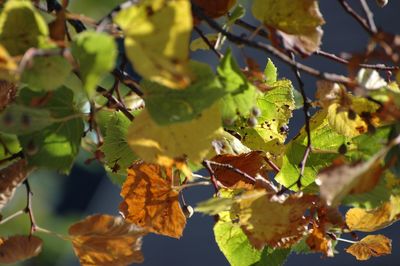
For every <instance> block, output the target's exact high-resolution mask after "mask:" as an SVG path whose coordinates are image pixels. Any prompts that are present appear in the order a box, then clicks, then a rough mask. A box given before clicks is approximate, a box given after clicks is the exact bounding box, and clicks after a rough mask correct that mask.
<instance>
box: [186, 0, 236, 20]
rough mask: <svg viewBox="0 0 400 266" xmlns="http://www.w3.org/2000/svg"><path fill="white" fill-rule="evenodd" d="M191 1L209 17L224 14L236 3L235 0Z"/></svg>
mask: <svg viewBox="0 0 400 266" xmlns="http://www.w3.org/2000/svg"><path fill="white" fill-rule="evenodd" d="M193 2H194V3H195V4H196V5H198V6H199V7H200V8H201V9H202V10H203V12H204V14H205V15H206V16H208V17H210V18H218V17H221V16H223V15H225V14H226V13H228V11H229V10H230V9H231V8H232V7H233V5H234V4H236V0H194V1H193ZM195 19H197V18H195Z"/></svg>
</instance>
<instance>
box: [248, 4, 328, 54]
mask: <svg viewBox="0 0 400 266" xmlns="http://www.w3.org/2000/svg"><path fill="white" fill-rule="evenodd" d="M252 11H253V15H254V16H255V17H256V18H257V19H258V20H260V21H261V22H263V23H264V24H265V25H266V26H268V27H272V28H275V29H277V30H279V31H282V32H284V34H285V35H287V37H286V36H284V39H289V40H287V42H294V43H295V45H293V46H294V48H297V49H301V50H302V52H303V53H305V54H311V53H313V52H315V51H316V50H317V49H318V48H319V46H320V44H321V37H322V30H321V27H320V26H321V25H322V24H324V22H325V21H324V19H323V18H322V15H321V13H320V11H319V7H318V1H317V0H299V1H291V0H255V1H254V2H253V7H252ZM285 37H286V38H285Z"/></svg>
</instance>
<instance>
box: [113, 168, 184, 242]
mask: <svg viewBox="0 0 400 266" xmlns="http://www.w3.org/2000/svg"><path fill="white" fill-rule="evenodd" d="M172 174H173V173H172V168H166V169H165V168H162V167H160V166H159V165H155V164H147V163H143V162H139V163H136V164H134V165H133V166H132V167H131V168H129V169H128V177H127V179H126V181H125V183H124V185H123V186H122V190H121V196H122V198H123V199H124V201H123V202H121V204H120V207H119V208H120V211H121V212H122V213H123V215H124V217H125V219H126V220H127V221H129V222H131V223H134V224H137V225H138V226H141V227H143V228H145V229H147V230H149V231H151V232H154V233H157V234H161V235H166V236H170V237H175V238H179V237H181V236H182V233H183V229H184V228H185V224H186V217H185V215H184V214H183V212H182V209H181V207H180V205H179V200H178V195H179V193H178V191H176V190H174V189H173V187H172ZM163 176H166V178H164V177H163Z"/></svg>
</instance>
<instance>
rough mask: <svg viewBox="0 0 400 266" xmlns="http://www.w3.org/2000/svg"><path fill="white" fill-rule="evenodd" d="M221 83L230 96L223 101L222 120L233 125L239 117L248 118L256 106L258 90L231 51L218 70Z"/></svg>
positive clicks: (227, 53)
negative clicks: (249, 80)
mask: <svg viewBox="0 0 400 266" xmlns="http://www.w3.org/2000/svg"><path fill="white" fill-rule="evenodd" d="M217 73H218V76H219V77H220V80H221V83H222V84H223V86H224V87H225V90H226V92H227V93H229V94H228V95H226V96H225V97H224V98H223V99H222V103H221V104H222V118H223V121H224V122H225V123H226V124H231V123H233V122H234V121H235V120H236V119H237V117H238V115H239V116H248V115H249V114H250V112H251V109H252V108H253V107H254V106H255V105H256V97H257V90H256V88H255V87H254V86H253V85H252V84H251V83H249V82H248V80H247V78H246V77H245V76H244V74H243V73H242V72H241V70H240V68H239V66H238V64H237V63H236V61H235V59H234V58H233V57H232V52H231V50H228V51H227V52H226V54H225V56H224V58H223V59H222V61H221V63H220V65H219V66H218V69H217Z"/></svg>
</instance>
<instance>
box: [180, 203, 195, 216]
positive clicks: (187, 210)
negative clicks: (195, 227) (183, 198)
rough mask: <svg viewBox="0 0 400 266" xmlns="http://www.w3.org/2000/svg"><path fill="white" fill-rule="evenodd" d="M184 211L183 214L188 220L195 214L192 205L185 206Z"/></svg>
mask: <svg viewBox="0 0 400 266" xmlns="http://www.w3.org/2000/svg"><path fill="white" fill-rule="evenodd" d="M182 211H183V214H185V216H186V218H188V219H189V218H190V217H192V215H193V213H194V210H193V207H192V206H190V205H183V206H182Z"/></svg>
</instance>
